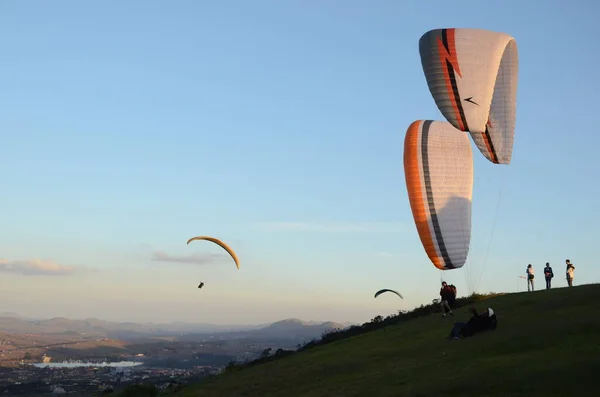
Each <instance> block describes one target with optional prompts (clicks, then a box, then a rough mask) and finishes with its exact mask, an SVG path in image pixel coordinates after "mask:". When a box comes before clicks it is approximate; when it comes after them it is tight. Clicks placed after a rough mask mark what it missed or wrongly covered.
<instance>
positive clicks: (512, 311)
mask: <svg viewBox="0 0 600 397" xmlns="http://www.w3.org/2000/svg"><path fill="white" fill-rule="evenodd" d="M476 307H477V308H478V309H480V310H483V309H485V308H487V307H492V308H493V309H494V310H495V311H496V313H497V317H498V328H497V329H496V330H495V331H488V332H487V333H481V334H476V335H475V336H473V337H471V338H466V339H461V340H447V339H446V336H447V335H448V333H449V331H450V329H451V327H452V323H453V322H454V321H461V320H467V319H468V317H469V314H468V312H467V307H463V308H461V309H459V310H457V311H456V312H455V316H454V317H446V318H442V317H441V315H440V314H435V315H429V316H426V317H423V318H418V319H414V320H410V321H407V322H404V323H402V324H398V325H393V326H389V327H386V328H383V329H380V330H377V331H373V332H369V333H366V334H364V335H360V336H357V337H353V338H350V339H346V340H342V341H339V342H334V343H331V344H329V345H325V346H321V347H316V348H313V349H309V350H306V351H303V352H299V353H297V354H294V355H292V356H289V357H285V358H281V359H278V360H275V361H271V362H268V363H265V364H261V365H258V366H255V367H248V368H243V369H241V370H239V371H234V372H230V373H224V374H222V375H219V376H216V377H213V378H211V379H208V380H207V381H205V382H202V383H200V384H197V385H192V386H190V387H189V388H186V389H184V390H182V391H183V393H182V394H183V395H184V396H198V397H209V396H219V397H230V396H249V397H268V396H286V397H295V396H311V397H313V396H314V397H316V396H327V397H333V396H368V397H384V396H394V397H397V396H414V397H416V396H436V395H443V396H444V397H447V396H502V397H506V396H510V397H514V396H538V395H539V396H577V395H596V394H597V393H598V390H597V386H598V385H600V285H585V286H579V287H574V288H569V289H568V288H560V289H554V290H550V291H545V290H542V291H537V292H535V293H516V294H506V295H503V296H498V297H494V298H491V299H488V300H485V301H483V302H478V303H477V304H476Z"/></svg>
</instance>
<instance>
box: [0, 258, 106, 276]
mask: <svg viewBox="0 0 600 397" xmlns="http://www.w3.org/2000/svg"><path fill="white" fill-rule="evenodd" d="M97 270H98V269H95V268H90V267H86V266H68V265H62V264H60V263H57V262H54V261H51V260H45V259H38V258H34V259H26V260H9V259H2V258H0V271H2V272H8V273H16V274H21V275H24V276H68V275H71V274H74V273H79V272H82V271H97Z"/></svg>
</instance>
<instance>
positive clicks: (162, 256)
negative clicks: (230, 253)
mask: <svg viewBox="0 0 600 397" xmlns="http://www.w3.org/2000/svg"><path fill="white" fill-rule="evenodd" d="M222 258H225V255H221V254H212V253H206V254H193V255H170V254H167V253H166V252H162V251H155V252H153V253H152V260H153V261H155V262H176V263H192V264H196V265H206V264H209V263H214V262H217V261H218V260H219V259H222Z"/></svg>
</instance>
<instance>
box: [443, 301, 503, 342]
mask: <svg viewBox="0 0 600 397" xmlns="http://www.w3.org/2000/svg"><path fill="white" fill-rule="evenodd" d="M469 311H470V312H471V314H472V316H471V318H470V319H469V321H468V322H467V323H462V322H459V323H454V326H453V327H452V330H451V331H450V335H448V339H459V338H460V337H461V336H462V337H463V338H466V337H469V336H473V334H475V333H477V332H483V331H487V330H491V329H496V327H497V325H498V322H497V320H496V313H494V311H493V310H492V309H491V308H489V307H488V309H487V310H486V311H485V312H483V313H477V310H475V308H474V307H472V308H470V309H469Z"/></svg>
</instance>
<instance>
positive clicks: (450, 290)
mask: <svg viewBox="0 0 600 397" xmlns="http://www.w3.org/2000/svg"><path fill="white" fill-rule="evenodd" d="M440 296H441V298H442V299H441V302H440V306H441V307H442V316H443V317H446V310H448V312H449V313H450V315H451V316H454V313H452V304H453V303H454V299H456V289H455V287H454V286H453V285H448V284H447V283H446V282H445V281H442V288H440Z"/></svg>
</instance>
